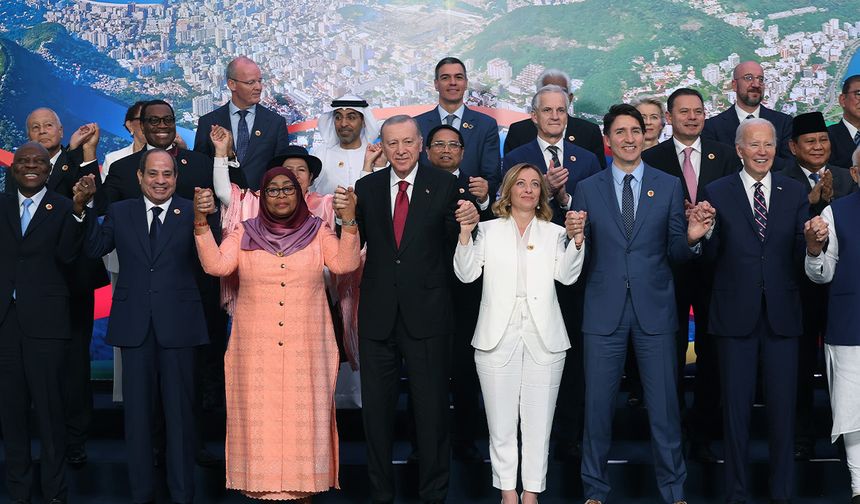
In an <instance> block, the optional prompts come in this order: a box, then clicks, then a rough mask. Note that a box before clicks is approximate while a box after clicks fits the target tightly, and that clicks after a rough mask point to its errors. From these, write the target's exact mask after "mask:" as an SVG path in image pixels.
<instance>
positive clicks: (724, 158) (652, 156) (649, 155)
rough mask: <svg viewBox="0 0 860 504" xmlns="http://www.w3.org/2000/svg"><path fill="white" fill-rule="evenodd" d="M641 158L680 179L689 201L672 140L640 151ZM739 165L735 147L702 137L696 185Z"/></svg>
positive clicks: (706, 183) (699, 186)
mask: <svg viewBox="0 0 860 504" xmlns="http://www.w3.org/2000/svg"><path fill="white" fill-rule="evenodd" d="M642 160H643V161H645V162H646V163H648V164H649V165H651V166H653V167H654V168H657V169H658V170H662V171H664V172H666V173H668V174H669V175H674V176H675V177H678V178H679V179H681V188H682V189H683V190H684V199H685V200H688V201H690V191H688V190H687V184H686V182H685V181H684V174H683V172H682V168H681V162H680V161H679V160H678V155H677V154H676V152H675V142H674V140H672V139H671V138H670V139H668V140H665V141H663V142H660V143H659V144H657V145H655V146H654V147H651V148H650V149H648V150H646V151H644V152H642ZM741 166H742V165H741V161H740V158H739V157H738V154H737V152H736V151H735V149H733V148H731V147H729V146H727V145H725V144H722V143H719V142H716V141H714V140H707V139H705V138H702V161H701V165H700V166H699V180H698V185H697V186H696V187H697V188H702V187H705V186H706V185H708V184H710V183H711V182H713V181H715V180H717V179H719V178H722V177H725V176H726V175H731V174H732V173H737V172H739V171H740V169H741Z"/></svg>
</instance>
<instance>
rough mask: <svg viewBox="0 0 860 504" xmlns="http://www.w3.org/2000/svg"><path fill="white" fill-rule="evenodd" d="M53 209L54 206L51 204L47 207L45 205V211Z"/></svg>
mask: <svg viewBox="0 0 860 504" xmlns="http://www.w3.org/2000/svg"><path fill="white" fill-rule="evenodd" d="M53 209H54V205H52V204H50V203H48V204H47V205H45V210H53Z"/></svg>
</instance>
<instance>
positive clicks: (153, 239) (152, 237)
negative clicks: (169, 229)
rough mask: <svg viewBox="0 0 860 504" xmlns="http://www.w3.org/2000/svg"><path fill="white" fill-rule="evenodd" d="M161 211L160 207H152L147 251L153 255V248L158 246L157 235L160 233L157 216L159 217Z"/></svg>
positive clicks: (159, 223)
mask: <svg viewBox="0 0 860 504" xmlns="http://www.w3.org/2000/svg"><path fill="white" fill-rule="evenodd" d="M162 210H163V209H162V208H161V207H157V206H154V207H152V223H150V225H149V250H150V251H152V253H153V254H155V247H156V245H158V235H159V234H160V233H161V219H159V218H158V216H159V215H161V211H162Z"/></svg>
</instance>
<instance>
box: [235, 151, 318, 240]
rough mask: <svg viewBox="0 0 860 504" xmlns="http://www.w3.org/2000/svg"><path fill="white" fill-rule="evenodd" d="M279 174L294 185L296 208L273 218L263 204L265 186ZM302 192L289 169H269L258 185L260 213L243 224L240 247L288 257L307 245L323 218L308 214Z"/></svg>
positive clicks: (264, 200) (264, 202)
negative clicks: (284, 215)
mask: <svg viewBox="0 0 860 504" xmlns="http://www.w3.org/2000/svg"><path fill="white" fill-rule="evenodd" d="M278 175H286V177H287V178H289V179H290V182H292V184H293V186H295V188H296V193H295V198H296V209H295V210H294V211H293V213H292V214H291V215H289V216H287V217H275V216H273V215H272V214H271V213H270V212H269V209H268V207H266V198H268V196H266V186H268V185H269V183H270V182H271V181H272V179H273V178H275V177H277V176H278ZM301 191H302V187H301V185H299V181H298V180H296V176H295V175H293V172H292V171H290V170H289V169H288V168H284V167H282V166H276V167H274V168H270V169H269V171H267V172H266V173H265V174H264V175H263V181H262V183H261V184H260V213H259V214H258V215H257V217H255V218H253V219H248V220H246V221H245V222H243V223H242V225H243V226H244V227H245V235H244V236H243V237H242V244H241V248H242V250H265V251H266V252H269V253H270V254H276V255H283V256H288V255H290V254H292V253H294V252H298V251H299V250H302V249H303V248H305V247H307V246H308V244H310V243H311V242H312V241H313V239H314V237H315V236H316V235H317V230H318V229H319V228H320V226H321V225H322V220H321V219H320V218H319V217H316V216H314V215H311V212H310V210H308V205H307V203H306V202H305V199H304V198H303V197H302V194H301Z"/></svg>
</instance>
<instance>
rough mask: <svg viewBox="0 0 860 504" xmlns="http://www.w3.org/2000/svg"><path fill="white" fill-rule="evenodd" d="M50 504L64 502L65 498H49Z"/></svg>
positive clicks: (62, 503) (64, 503)
mask: <svg viewBox="0 0 860 504" xmlns="http://www.w3.org/2000/svg"><path fill="white" fill-rule="evenodd" d="M50 504H66V501H65V499H51V502H50Z"/></svg>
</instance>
